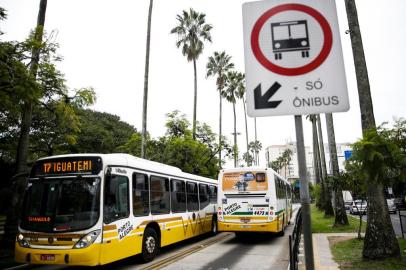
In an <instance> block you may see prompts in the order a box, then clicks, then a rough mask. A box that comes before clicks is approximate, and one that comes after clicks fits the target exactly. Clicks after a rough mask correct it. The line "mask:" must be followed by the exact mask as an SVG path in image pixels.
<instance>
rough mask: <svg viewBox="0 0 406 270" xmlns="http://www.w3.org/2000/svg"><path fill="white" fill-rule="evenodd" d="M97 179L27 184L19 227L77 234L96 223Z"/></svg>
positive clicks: (49, 180)
mask: <svg viewBox="0 0 406 270" xmlns="http://www.w3.org/2000/svg"><path fill="white" fill-rule="evenodd" d="M99 202H100V178H95V177H92V178H88V177H86V178H76V177H75V178H72V177H70V178H62V177H61V178H52V179H45V180H44V179H40V180H31V181H30V182H29V184H28V188H27V190H26V193H25V198H24V205H23V212H22V216H21V223H20V226H21V228H22V229H25V230H31V231H39V232H58V231H78V230H84V229H87V228H90V227H92V226H93V225H95V224H96V222H97V220H98V219H99V214H100V211H99V208H100V206H99V205H100V203H99Z"/></svg>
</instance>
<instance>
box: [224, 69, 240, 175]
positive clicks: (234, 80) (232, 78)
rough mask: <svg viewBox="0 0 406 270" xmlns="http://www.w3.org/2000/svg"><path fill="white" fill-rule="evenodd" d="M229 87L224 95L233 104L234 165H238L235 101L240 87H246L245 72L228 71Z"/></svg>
mask: <svg viewBox="0 0 406 270" xmlns="http://www.w3.org/2000/svg"><path fill="white" fill-rule="evenodd" d="M226 77H227V88H226V90H225V91H224V97H225V98H226V99H227V101H228V102H231V103H232V104H233V113H234V133H233V134H234V147H233V148H234V167H237V161H238V146H237V145H238V144H237V115H236V113H235V103H236V101H237V91H238V89H239V88H244V74H242V73H241V72H237V71H228V72H227V75H226Z"/></svg>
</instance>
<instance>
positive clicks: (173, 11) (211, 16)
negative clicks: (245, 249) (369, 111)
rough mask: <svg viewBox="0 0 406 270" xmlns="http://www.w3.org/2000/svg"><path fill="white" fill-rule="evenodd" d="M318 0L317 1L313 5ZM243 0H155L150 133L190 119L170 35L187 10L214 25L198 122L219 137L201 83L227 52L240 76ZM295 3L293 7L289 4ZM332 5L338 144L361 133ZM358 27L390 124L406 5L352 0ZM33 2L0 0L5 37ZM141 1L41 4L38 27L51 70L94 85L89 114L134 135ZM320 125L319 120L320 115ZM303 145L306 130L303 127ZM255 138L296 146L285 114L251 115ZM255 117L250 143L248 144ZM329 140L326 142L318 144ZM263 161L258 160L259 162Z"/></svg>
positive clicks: (141, 56)
mask: <svg viewBox="0 0 406 270" xmlns="http://www.w3.org/2000/svg"><path fill="white" fill-rule="evenodd" d="M315 1H317V0H315ZM244 2H249V1H242V0H155V1H154V9H153V18H152V39H151V58H150V77H149V82H150V84H149V103H148V131H149V132H150V133H151V134H152V136H153V137H158V136H161V135H163V134H164V132H165V127H164V123H165V114H166V113H168V112H171V111H173V110H176V109H177V110H180V111H181V112H182V113H184V114H186V115H187V117H188V119H190V120H191V119H192V115H193V65H192V63H190V62H187V60H186V58H185V57H184V56H182V54H181V51H180V50H179V49H177V48H176V46H175V41H176V37H175V36H174V35H171V34H170V30H171V29H172V28H173V27H174V26H176V23H177V21H176V15H177V14H179V13H180V12H181V11H182V10H184V9H189V8H190V7H192V8H193V9H195V10H196V11H199V12H203V13H205V14H206V15H207V16H206V21H207V23H210V24H212V25H213V30H212V39H213V43H211V44H210V43H208V44H206V45H205V48H204V52H203V54H202V55H201V56H200V58H199V59H198V62H197V73H198V109H197V110H198V114H197V119H198V121H201V122H206V123H208V124H209V125H210V126H211V127H212V128H213V131H215V132H218V115H219V111H218V94H217V91H216V86H215V80H214V79H213V78H208V79H207V78H206V77H205V74H206V71H205V67H206V63H207V59H208V57H209V56H211V55H212V54H213V52H214V51H223V50H225V51H226V52H227V53H228V54H229V55H231V56H232V61H233V62H234V63H235V66H236V69H237V70H239V71H242V72H243V71H244V51H243V48H244V41H243V33H242V28H243V25H242V3H244ZM291 2H300V1H291ZM336 2H337V12H338V17H339V26H340V34H341V39H342V47H343V53H344V62H345V70H346V74H347V85H348V92H349V98H350V110H349V111H348V112H345V113H337V114H334V120H335V128H336V140H337V142H354V141H355V140H356V139H357V138H359V137H360V136H361V120H360V112H359V104H358V94H357V88H356V81H355V71H354V67H353V66H354V65H353V60H352V53H351V43H350V37H349V35H347V34H345V30H347V29H348V25H347V19H346V13H345V6H344V0H340V1H336ZM356 3H357V8H358V15H359V21H360V25H361V31H362V37H363V42H364V47H365V54H366V60H367V65H368V72H369V79H370V83H371V92H372V98H373V103H374V111H375V118H376V122H377V123H378V124H379V123H382V122H384V121H389V122H393V119H394V118H396V117H405V116H406V106H405V105H406V102H405V100H406V89H405V88H406V87H405V85H406V67H405V65H406V64H405V62H406V50H405V49H404V48H405V43H406V28H405V27H404V26H405V25H406V17H405V15H404V14H406V1H404V0H386V1H382V0H358V1H356ZM38 4H39V0H1V2H0V6H2V7H4V8H6V9H7V10H8V19H7V20H6V21H4V22H2V23H1V24H2V25H1V28H2V30H3V31H4V32H6V34H5V35H4V36H3V37H2V38H3V39H5V40H23V39H24V38H25V37H26V36H27V35H28V33H29V31H30V29H32V28H33V27H34V26H35V23H36V17H37V12H38ZM148 5H149V0H115V1H108V0H48V9H47V14H46V22H45V29H46V30H47V31H48V32H51V31H57V39H56V40H57V42H59V43H60V50H59V53H60V54H61V55H62V56H63V57H64V61H63V62H62V63H61V64H60V65H59V68H60V69H61V70H62V72H63V73H64V74H65V78H66V80H67V84H68V86H69V87H70V88H71V89H75V88H80V87H86V86H92V87H94V88H95V90H96V93H97V103H96V104H95V105H94V106H93V107H92V108H93V109H95V110H98V111H103V112H108V113H112V114H116V115H118V116H120V117H121V119H122V120H124V121H126V122H128V123H130V124H132V125H134V126H135V127H136V128H137V129H138V130H141V117H142V95H143V83H144V81H143V80H144V62H145V42H146V29H147V25H146V22H147V13H148ZM237 108H238V112H237V113H238V115H237V117H238V120H237V131H238V132H241V133H242V135H240V136H239V138H238V139H239V142H240V143H242V149H243V150H244V151H245V147H244V145H245V144H244V142H245V129H244V120H243V119H244V118H243V110H242V104H241V102H239V103H238V104H237ZM223 115H224V116H223V119H224V120H223V121H224V122H223V134H225V135H227V136H228V137H229V139H230V141H231V140H232V136H231V132H233V118H232V106H231V105H230V104H227V103H226V102H224V106H223ZM322 121H323V125H324V116H323V117H322ZM304 127H305V143H306V144H307V145H310V144H311V141H310V138H311V136H310V135H311V133H310V132H311V130H310V128H311V127H310V124H309V122H308V121H304ZM257 129H258V139H259V140H260V141H261V142H262V145H263V146H264V147H266V146H268V145H272V144H284V143H285V142H286V141H289V140H293V141H294V140H295V130H294V121H293V116H278V117H262V118H257ZM253 130H254V125H253V119H251V118H250V119H249V137H250V140H253V135H254V132H253ZM325 141H327V139H325ZM261 161H262V162H263V161H264V158H263V156H261Z"/></svg>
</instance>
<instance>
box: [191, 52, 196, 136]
mask: <svg viewBox="0 0 406 270" xmlns="http://www.w3.org/2000/svg"><path fill="white" fill-rule="evenodd" d="M193 70H194V76H195V80H194V82H195V94H194V99H193V127H192V134H193V140H195V139H196V111H197V71H196V59H194V58H193Z"/></svg>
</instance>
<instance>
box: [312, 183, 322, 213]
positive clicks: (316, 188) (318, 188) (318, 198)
mask: <svg viewBox="0 0 406 270" xmlns="http://www.w3.org/2000/svg"><path fill="white" fill-rule="evenodd" d="M313 198H314V200H315V201H316V206H317V207H318V208H319V209H321V206H322V205H321V202H322V197H321V185H320V184H315V185H314V186H313Z"/></svg>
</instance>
